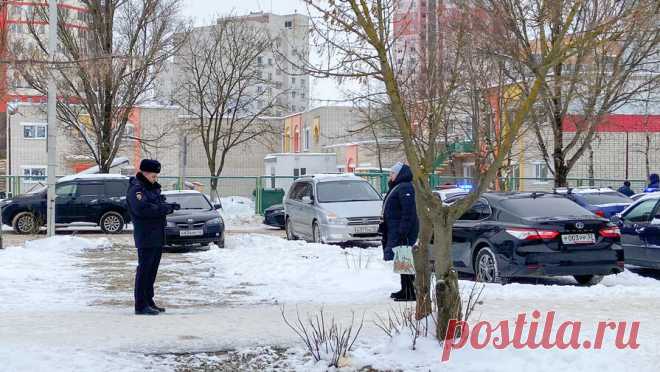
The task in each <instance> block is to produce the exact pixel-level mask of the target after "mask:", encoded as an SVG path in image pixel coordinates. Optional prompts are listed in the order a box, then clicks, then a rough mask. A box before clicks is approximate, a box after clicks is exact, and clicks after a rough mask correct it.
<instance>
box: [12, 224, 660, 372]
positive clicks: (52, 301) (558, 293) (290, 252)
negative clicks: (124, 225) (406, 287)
mask: <svg viewBox="0 0 660 372" xmlns="http://www.w3.org/2000/svg"><path fill="white" fill-rule="evenodd" d="M134 251H135V249H134V248H133V247H132V246H131V239H130V236H123V237H122V236H119V237H117V236H114V237H112V239H111V241H110V240H108V239H84V238H79V237H72V236H64V237H63V236H58V237H56V238H52V239H42V240H36V241H31V242H28V243H26V244H25V245H23V246H20V247H9V248H7V249H5V250H0V361H2V364H1V366H2V367H0V370H3V371H5V370H6V371H40V370H43V371H53V370H58V371H59V370H64V371H95V370H98V371H105V370H113V371H133V370H135V371H138V370H140V371H141V370H145V369H149V368H150V369H153V370H158V371H161V370H162V371H168V370H175V369H177V368H178V367H181V365H180V363H181V361H180V360H178V359H177V357H174V356H172V354H171V353H174V352H195V353H199V352H204V351H209V352H215V351H221V350H238V351H239V353H249V352H253V353H256V354H257V355H261V356H262V357H263V359H269V358H271V357H272V356H271V355H270V354H269V353H268V352H267V351H264V349H260V347H262V346H264V347H268V346H274V347H285V348H288V350H287V351H286V352H285V353H283V354H282V355H280V356H279V357H278V358H279V359H282V360H283V363H284V365H285V366H286V368H285V369H295V370H300V371H310V370H318V371H322V370H326V365H325V364H323V363H314V362H313V361H312V360H310V357H309V356H308V355H306V354H305V352H304V350H303V349H302V348H301V344H300V341H299V340H298V339H297V338H296V336H295V335H294V334H293V333H292V332H291V330H290V329H288V328H287V327H286V325H285V324H284V323H283V322H282V319H281V311H282V310H281V306H284V311H285V313H286V315H287V317H288V318H289V319H292V318H294V317H295V316H296V311H298V312H300V314H301V315H302V316H303V318H304V317H305V316H306V315H307V314H312V313H315V312H316V311H318V309H319V308H320V307H321V306H323V307H324V309H325V312H326V314H332V316H333V317H334V318H335V319H337V320H338V321H339V322H341V323H343V324H346V323H347V322H348V321H349V320H350V318H351V316H352V313H353V312H355V313H356V314H357V316H358V318H360V317H361V316H362V315H364V316H365V327H364V329H363V331H362V334H361V336H360V338H359V339H358V342H357V343H356V345H355V348H354V350H353V352H352V353H351V356H350V358H349V363H350V364H349V367H347V368H346V370H354V369H359V368H362V367H366V366H371V367H373V368H376V369H380V370H404V371H429V370H432V371H436V370H443V371H445V370H446V371H461V372H464V371H518V370H528V369H533V370H537V371H550V370H552V371H555V370H557V369H565V370H580V371H612V370H617V369H623V368H626V369H634V370H635V371H636V372H638V371H655V370H657V365H658V363H659V362H660V347H659V346H658V345H660V343H659V342H658V341H657V340H658V339H660V325H659V324H658V320H659V319H660V317H659V316H658V311H657V309H658V308H660V280H658V278H659V277H660V275H658V274H657V273H654V272H649V271H635V272H633V271H626V272H624V273H623V274H620V275H618V276H610V277H607V278H606V279H605V280H604V281H603V282H602V283H601V284H599V285H597V286H594V287H589V288H585V287H578V286H575V285H574V282H573V280H572V279H570V278H559V279H553V280H543V281H542V282H541V283H540V284H532V283H531V282H517V283H512V284H508V285H505V286H501V285H487V286H486V287H485V289H484V291H483V297H482V300H483V305H480V306H478V307H477V309H476V311H475V313H474V315H473V320H474V321H478V320H489V321H492V322H500V321H502V320H509V321H513V320H514V319H515V317H516V315H517V314H518V313H520V312H525V313H527V314H531V312H532V311H533V310H539V311H542V312H547V311H555V312H556V314H557V315H556V317H557V319H558V320H557V321H556V323H558V322H560V321H563V320H576V321H582V322H583V325H582V328H583V335H582V337H585V336H589V337H593V335H594V333H595V330H596V326H595V322H597V321H606V320H613V321H617V322H618V321H628V322H631V321H640V322H641V325H640V330H639V335H638V343H639V344H640V346H639V348H638V349H636V350H616V348H614V347H613V346H612V342H607V341H611V339H606V343H605V344H604V345H603V349H602V350H558V349H552V350H543V349H537V350H515V349H513V348H508V349H504V350H496V349H494V348H493V347H492V346H489V347H487V348H485V349H483V350H475V349H472V348H470V347H466V348H463V349H461V350H454V351H452V353H451V359H450V361H449V362H445V363H441V362H440V358H441V354H442V348H441V347H440V345H439V344H438V343H437V342H436V341H435V340H433V339H432V338H427V339H420V340H418V342H417V348H416V350H414V351H413V350H411V339H410V337H409V336H408V335H407V334H405V333H404V334H401V335H399V336H396V337H394V338H393V339H389V337H387V336H386V335H385V334H384V333H383V332H382V331H380V330H379V329H378V328H377V327H376V326H375V325H374V324H373V321H374V320H375V319H376V314H380V315H381V316H384V315H385V314H386V313H387V312H388V310H390V309H391V308H392V307H394V308H395V309H400V307H401V306H406V305H405V304H394V303H392V302H390V301H389V299H388V296H389V293H390V292H392V291H394V290H396V289H397V286H398V278H397V276H396V275H394V274H393V273H392V267H391V264H389V263H385V262H383V261H382V260H381V255H382V253H381V250H380V248H369V249H363V248H348V249H341V248H339V247H336V246H329V245H322V244H307V243H304V242H288V241H285V240H283V239H280V238H277V237H274V236H268V235H258V234H239V235H230V236H228V239H227V248H225V249H219V248H214V249H211V250H209V251H205V252H190V253H185V254H166V255H165V256H164V257H163V261H162V264H161V271H160V272H159V280H158V288H157V289H156V296H157V300H158V301H159V303H160V304H162V305H164V306H166V307H167V308H168V311H167V313H166V314H163V315H160V316H157V317H151V318H149V317H147V318H145V317H138V316H135V315H133V314H132V293H131V291H132V278H133V271H134V268H135V252H134ZM640 273H641V274H643V275H640ZM461 285H462V287H463V288H464V289H465V290H467V289H469V288H471V286H472V285H473V283H472V282H471V281H461ZM407 306H412V304H408V305H407ZM528 316H529V315H528ZM554 332H556V330H555V331H554ZM255 350H256V351H255ZM163 353H165V355H161V354H163ZM196 358H197V359H198V361H199V360H201V361H202V362H200V364H199V365H200V366H203V365H205V363H206V362H209V363H210V362H212V361H213V360H216V359H218V358H219V357H218V356H217V355H214V354H209V355H205V354H196ZM186 363H187V362H186ZM200 369H203V368H202V367H200Z"/></svg>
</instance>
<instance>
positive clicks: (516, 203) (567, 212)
mask: <svg viewBox="0 0 660 372" xmlns="http://www.w3.org/2000/svg"><path fill="white" fill-rule="evenodd" d="M502 206H503V207H504V208H505V209H507V210H509V211H510V212H512V213H513V214H515V215H517V216H520V217H522V218H557V217H585V216H592V215H593V214H592V213H591V212H589V211H588V210H586V209H584V208H582V207H581V206H579V205H578V204H576V203H575V202H573V201H571V200H569V199H566V198H561V197H537V198H512V199H506V200H504V201H502Z"/></svg>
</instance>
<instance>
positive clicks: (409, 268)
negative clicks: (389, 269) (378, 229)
mask: <svg viewBox="0 0 660 372" xmlns="http://www.w3.org/2000/svg"><path fill="white" fill-rule="evenodd" d="M412 248H413V247H411V246H409V245H400V246H398V247H394V248H392V250H393V251H394V272H395V273H397V274H409V275H415V264H414V261H413V253H412Z"/></svg>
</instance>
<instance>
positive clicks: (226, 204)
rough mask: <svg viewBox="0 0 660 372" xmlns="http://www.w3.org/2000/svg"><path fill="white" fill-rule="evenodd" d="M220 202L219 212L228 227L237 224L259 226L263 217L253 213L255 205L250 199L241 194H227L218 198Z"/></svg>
mask: <svg viewBox="0 0 660 372" xmlns="http://www.w3.org/2000/svg"><path fill="white" fill-rule="evenodd" d="M220 202H221V203H222V210H221V211H220V214H221V215H222V218H223V219H224V220H225V224H226V225H227V226H229V228H232V227H234V226H237V225H238V226H240V225H259V226H261V221H262V219H263V218H262V217H261V216H258V215H255V214H254V210H255V205H254V201H253V200H252V199H249V198H245V197H242V196H229V197H225V198H220Z"/></svg>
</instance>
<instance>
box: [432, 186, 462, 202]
mask: <svg viewBox="0 0 660 372" xmlns="http://www.w3.org/2000/svg"><path fill="white" fill-rule="evenodd" d="M468 193H469V191H468V190H465V189H462V188H459V187H456V186H455V185H453V186H443V187H439V188H437V189H435V190H433V194H435V195H436V196H438V197H439V198H440V200H442V201H443V202H444V201H445V200H447V199H450V198H455V197H457V196H465V195H467V194H468Z"/></svg>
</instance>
